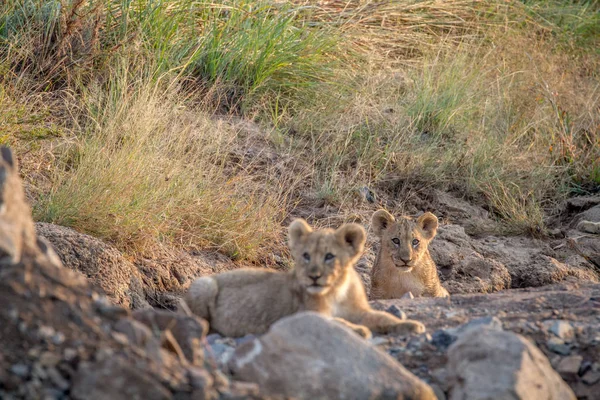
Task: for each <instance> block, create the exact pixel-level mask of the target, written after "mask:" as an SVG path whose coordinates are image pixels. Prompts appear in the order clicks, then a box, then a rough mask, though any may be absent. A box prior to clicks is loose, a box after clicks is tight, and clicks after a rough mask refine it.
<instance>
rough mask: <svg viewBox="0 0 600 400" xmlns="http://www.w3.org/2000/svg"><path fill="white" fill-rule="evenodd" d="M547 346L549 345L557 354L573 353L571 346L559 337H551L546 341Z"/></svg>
mask: <svg viewBox="0 0 600 400" xmlns="http://www.w3.org/2000/svg"><path fill="white" fill-rule="evenodd" d="M546 346H547V347H548V350H550V351H551V352H553V353H556V354H560V355H563V356H568V355H569V354H571V346H569V345H567V344H565V342H564V341H562V340H561V339H559V338H555V337H553V338H550V339H549V340H548V341H547V342H546Z"/></svg>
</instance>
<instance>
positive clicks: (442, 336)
mask: <svg viewBox="0 0 600 400" xmlns="http://www.w3.org/2000/svg"><path fill="white" fill-rule="evenodd" d="M482 326H485V327H488V328H489V329H493V330H500V331H501V330H502V322H501V321H500V320H499V319H498V318H497V317H493V316H490V317H481V318H475V319H473V320H471V321H469V322H467V323H465V324H463V325H460V326H457V327H456V328H450V329H440V330H438V331H435V332H434V333H433V335H431V343H432V344H433V345H435V346H437V347H439V348H442V349H446V348H447V347H448V346H450V345H451V344H452V343H454V342H455V341H456V340H457V339H458V338H459V337H460V336H462V335H464V334H466V333H467V332H469V331H470V330H472V329H475V328H478V327H482Z"/></svg>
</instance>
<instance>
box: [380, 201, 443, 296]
mask: <svg viewBox="0 0 600 400" xmlns="http://www.w3.org/2000/svg"><path fill="white" fill-rule="evenodd" d="M371 226H372V228H373V231H374V232H375V235H376V236H378V237H379V239H380V244H379V251H378V252H377V258H376V259H375V264H374V265H373V269H372V271H371V283H372V287H371V298H372V299H396V298H400V297H402V296H403V295H405V294H406V293H408V292H411V293H412V294H413V295H414V296H417V297H419V296H426V297H448V296H450V295H449V294H448V291H447V290H446V289H445V288H444V287H443V286H442V284H441V283H440V278H439V277H438V273H437V268H436V267H435V263H434V262H433V260H432V259H431V255H430V254H429V249H428V246H429V242H431V241H432V240H433V238H434V237H435V234H436V233H437V228H438V219H437V217H436V216H435V215H433V214H432V213H430V212H427V213H425V214H423V215H421V216H420V217H419V218H418V219H417V220H416V221H413V220H412V219H410V218H408V217H400V218H398V219H395V218H394V217H393V216H392V214H390V213H389V212H387V211H385V210H379V211H377V212H375V213H374V214H373V217H372V223H371Z"/></svg>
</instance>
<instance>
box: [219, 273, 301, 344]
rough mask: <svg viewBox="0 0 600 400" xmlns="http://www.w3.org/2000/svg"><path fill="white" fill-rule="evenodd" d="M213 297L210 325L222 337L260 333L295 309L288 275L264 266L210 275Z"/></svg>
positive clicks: (290, 280)
mask: <svg viewBox="0 0 600 400" xmlns="http://www.w3.org/2000/svg"><path fill="white" fill-rule="evenodd" d="M212 278H213V279H214V280H215V281H216V283H217V288H218V291H217V296H216V299H215V303H214V308H213V309H212V310H211V312H210V314H211V315H210V317H211V318H210V321H209V322H210V323H211V328H212V329H213V330H214V331H216V332H219V333H221V334H222V335H226V336H233V337H237V336H244V335H246V334H249V333H252V334H262V333H264V332H266V331H267V330H268V329H269V327H270V326H271V324H273V323H274V322H275V321H277V320H279V319H281V318H283V317H285V316H287V315H290V314H293V313H294V312H296V311H297V310H298V301H297V298H296V296H295V294H294V293H293V291H292V276H291V275H290V274H287V273H283V272H276V271H272V270H268V269H259V268H256V269H254V268H251V269H240V270H235V271H229V272H225V273H222V274H218V275H214V276H212Z"/></svg>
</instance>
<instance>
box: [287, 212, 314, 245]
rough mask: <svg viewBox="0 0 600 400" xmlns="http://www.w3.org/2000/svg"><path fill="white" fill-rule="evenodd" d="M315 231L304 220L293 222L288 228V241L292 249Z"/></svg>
mask: <svg viewBox="0 0 600 400" xmlns="http://www.w3.org/2000/svg"><path fill="white" fill-rule="evenodd" d="M312 231H313V230H312V228H311V227H310V225H308V223H307V222H306V221H305V220H303V219H302V218H298V219H295V220H293V221H292V223H291V224H290V227H289V228H288V241H289V245H290V247H292V248H293V247H295V246H296V245H297V244H299V242H300V241H301V240H302V239H303V238H304V237H305V236H306V235H308V234H309V233H311V232H312Z"/></svg>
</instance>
